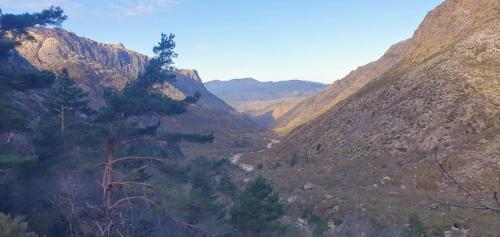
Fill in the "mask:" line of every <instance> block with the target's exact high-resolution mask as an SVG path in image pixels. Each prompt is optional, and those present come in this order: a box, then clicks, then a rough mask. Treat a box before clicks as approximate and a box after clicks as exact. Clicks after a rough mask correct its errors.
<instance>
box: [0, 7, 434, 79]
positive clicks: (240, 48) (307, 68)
mask: <svg viewBox="0 0 500 237" xmlns="http://www.w3.org/2000/svg"><path fill="white" fill-rule="evenodd" d="M441 2H442V0H425V1H416V0H412V1H404V2H403V1H393V0H383V1H377V2H373V1H366V0H356V1H350V2H337V1H335V2H334V1H326V0H322V1H316V2H314V4H312V3H309V2H307V1H301V0H293V1H273V2H272V3H269V2H266V1H252V2H244V3H242V2H238V3H235V2H232V1H222V0H220V1H211V2H206V1H196V0H146V1H135V0H131V1H125V0H112V1H107V2H106V3H103V2H101V1H96V0H91V1H82V0H73V1H69V0H42V1H40V0H37V1H35V0H16V1H13V0H0V7H1V8H2V9H3V10H4V12H13V13H19V12H24V11H38V10H41V9H43V8H46V7H48V6H50V5H57V6H61V7H63V8H64V9H65V11H66V12H67V13H68V15H69V16H70V17H69V18H68V20H67V21H66V22H64V23H63V25H62V27H63V28H64V29H67V30H69V31H71V32H74V33H76V34H78V35H80V36H84V37H87V38H90V39H93V40H96V41H99V42H103V43H113V44H116V43H122V44H124V45H125V47H127V48H128V49H131V50H134V51H137V52H140V53H144V54H147V55H151V51H150V46H151V45H152V44H154V42H156V41H157V39H158V37H159V35H160V33H161V32H165V33H174V34H176V43H177V48H176V51H177V52H178V53H179V57H178V58H177V59H176V60H175V62H176V64H175V66H176V67H178V68H186V69H196V70H197V71H198V72H199V74H200V76H201V78H202V79H203V81H204V82H208V81H213V80H222V81H226V80H230V79H235V78H255V79H257V80H259V81H263V82H265V81H284V80H295V79H296V80H306V81H316V82H322V83H326V84H331V83H332V82H333V81H335V80H338V79H341V78H343V77H344V76H345V75H347V74H348V73H349V72H350V71H352V70H354V69H356V68H357V67H359V66H362V65H365V64H367V63H369V62H372V61H375V60H376V59H378V58H379V57H380V56H382V55H383V53H384V52H385V51H386V50H387V49H388V48H389V47H390V46H391V45H393V44H395V43H397V42H399V41H401V40H404V39H407V38H409V37H411V35H412V34H413V32H414V30H415V29H416V28H417V27H418V25H419V23H420V22H421V21H422V19H423V18H424V16H425V15H426V14H427V12H428V11H430V10H432V9H433V8H434V7H436V6H437V5H438V4H440V3H441ZM299 16H300V17H299ZM117 22H118V23H120V24H117Z"/></svg>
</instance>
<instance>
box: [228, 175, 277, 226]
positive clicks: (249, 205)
mask: <svg viewBox="0 0 500 237" xmlns="http://www.w3.org/2000/svg"><path fill="white" fill-rule="evenodd" d="M283 214H284V209H283V205H282V204H281V203H280V202H279V195H278V194H277V193H274V192H273V188H272V186H271V184H269V183H268V182H267V181H266V180H265V179H264V178H262V177H259V178H257V179H255V180H254V181H252V182H250V183H249V184H248V185H247V187H246V188H245V190H243V191H242V192H241V193H239V194H238V197H237V198H236V201H235V205H234V207H233V208H232V210H231V222H232V224H233V226H234V227H235V228H236V229H237V230H238V231H239V232H240V233H242V234H243V235H244V236H258V235H262V234H263V233H266V232H267V233H268V232H273V231H276V230H277V229H278V227H279V222H278V220H279V218H281V217H282V216H283Z"/></svg>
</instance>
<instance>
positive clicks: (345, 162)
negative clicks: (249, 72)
mask: <svg viewBox="0 0 500 237" xmlns="http://www.w3.org/2000/svg"><path fill="white" fill-rule="evenodd" d="M499 25H500V2H499V1H497V0H479V1H478V0H474V1H473V0H448V1H445V2H444V3H443V4H442V5H440V6H439V7H438V8H437V9H435V10H433V11H432V12H430V13H429V14H428V16H427V17H426V18H425V20H424V21H423V23H422V24H421V25H420V27H419V29H418V30H417V31H416V32H415V34H414V36H413V37H412V38H411V39H410V40H409V41H406V43H405V44H408V47H407V49H406V50H405V52H404V53H403V54H402V55H401V56H400V57H399V59H398V60H397V62H396V63H395V64H394V65H393V66H392V67H389V68H388V69H387V70H386V71H385V72H383V73H381V74H380V75H379V76H378V77H376V78H373V79H372V80H370V81H369V82H368V83H366V85H364V86H362V87H361V88H360V89H358V90H356V91H355V92H354V93H352V95H350V96H347V97H346V98H345V99H343V100H341V101H339V102H338V103H336V104H335V105H334V106H333V107H332V108H330V109H329V110H327V111H326V112H324V113H322V114H321V115H320V116H319V117H317V118H316V119H314V120H312V121H310V122H308V123H306V124H304V125H302V126H300V127H298V128H296V129H295V130H293V131H292V132H290V133H289V135H288V136H287V137H286V138H284V139H283V140H282V141H281V142H280V144H278V145H277V146H274V147H273V149H271V150H270V151H268V152H267V153H264V154H262V153H261V154H259V155H258V156H247V157H244V158H243V159H242V162H247V163H252V164H258V163H262V164H263V165H264V167H266V169H264V170H263V171H262V172H261V173H260V174H262V175H265V176H267V177H269V178H271V179H272V180H273V181H274V183H275V184H276V185H278V186H279V187H280V191H282V192H284V193H288V195H289V196H290V197H294V200H300V202H299V201H297V204H296V205H297V206H298V205H299V204H298V203H300V205H301V206H306V207H307V208H310V209H312V210H315V211H317V212H320V213H321V214H322V215H323V216H324V217H326V218H328V219H330V220H335V219H342V220H344V221H345V222H344V223H345V224H344V225H347V226H348V227H349V228H344V230H346V229H350V230H353V231H354V233H352V232H351V234H354V235H356V236H357V235H362V233H365V234H367V233H368V236H398V234H397V233H400V232H398V231H401V229H402V228H403V226H404V224H405V221H404V220H405V219H406V218H407V217H408V216H409V215H410V214H411V213H418V214H419V215H420V216H422V217H424V218H425V220H426V224H429V226H430V225H434V226H436V228H437V227H439V228H445V227H446V226H450V224H451V223H454V222H459V223H462V224H465V225H467V226H468V228H471V229H472V231H473V233H474V234H475V235H478V236H486V235H495V234H496V233H498V231H500V230H499V229H498V226H496V227H493V228H490V226H495V224H493V223H495V222H496V221H497V220H498V219H497V218H498V217H496V216H495V215H494V214H492V215H490V213H482V214H481V216H480V217H476V218H470V216H471V215H475V214H474V213H475V212H472V211H471V210H469V209H465V210H461V209H460V210H455V211H453V210H451V211H450V209H448V208H447V207H446V206H443V207H441V208H438V207H440V206H435V205H434V204H436V201H434V198H437V199H442V200H447V201H450V200H451V201H456V202H459V203H471V200H470V199H462V198H461V197H463V196H462V193H461V192H459V191H457V190H456V186H453V184H451V183H449V182H448V181H446V180H445V179H443V176H442V174H440V173H439V171H438V169H437V167H436V166H437V165H436V159H439V160H441V161H445V160H446V161H447V162H448V164H449V165H450V167H451V169H453V174H455V175H456V176H457V178H458V179H459V181H460V182H463V183H464V185H467V186H468V187H476V186H477V187H481V188H480V189H479V190H478V195H484V197H485V198H489V196H488V195H490V194H491V192H492V191H494V190H498V188H500V187H499V186H498V178H495V177H498V176H497V174H498V173H500V153H499V151H500V31H499V30H498V29H499V28H498V26H499ZM292 161H293V164H298V165H294V166H290V165H283V164H287V163H292ZM277 164H281V165H280V166H277ZM273 167H275V168H274V169H273ZM276 167H278V168H276ZM471 180H472V181H471ZM309 182H310V183H313V184H314V189H312V190H304V188H303V186H304V184H305V183H309ZM489 192H490V193H489ZM429 197H431V198H429ZM298 208H299V207H298ZM402 220H403V221H402ZM394 223H399V225H395V224H394ZM339 229H340V230H339V231H340V232H342V228H339ZM342 233H343V234H346V233H345V232H342Z"/></svg>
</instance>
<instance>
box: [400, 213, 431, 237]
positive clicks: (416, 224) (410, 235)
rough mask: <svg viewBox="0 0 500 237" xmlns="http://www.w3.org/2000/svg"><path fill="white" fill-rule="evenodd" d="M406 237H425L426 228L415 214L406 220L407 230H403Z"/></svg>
mask: <svg viewBox="0 0 500 237" xmlns="http://www.w3.org/2000/svg"><path fill="white" fill-rule="evenodd" d="M404 236H406V237H427V236H429V235H428V234H427V228H426V227H425V225H424V223H423V222H422V220H420V217H419V216H418V215H417V214H413V215H411V216H410V217H409V218H408V228H407V229H406V230H405V235H404Z"/></svg>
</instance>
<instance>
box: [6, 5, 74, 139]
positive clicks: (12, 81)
mask: <svg viewBox="0 0 500 237" xmlns="http://www.w3.org/2000/svg"><path fill="white" fill-rule="evenodd" d="M66 18H67V17H66V15H64V11H63V10H62V9H61V8H60V7H50V8H48V9H45V10H43V11H41V12H38V13H32V14H30V13H23V14H17V15H16V14H2V13H1V10H0V132H4V131H9V132H10V134H11V135H12V131H15V130H23V129H26V127H27V121H26V117H27V116H26V114H27V112H26V111H24V110H23V109H20V108H18V105H16V104H15V103H14V101H13V100H12V98H10V97H9V96H8V93H9V92H12V91H26V90H29V89H36V88H44V87H48V86H50V85H51V84H52V82H53V81H54V75H53V73H50V72H47V71H41V72H39V71H28V70H26V69H14V68H15V67H13V66H12V65H11V63H8V62H7V61H6V59H7V58H8V57H9V56H10V52H11V51H12V49H14V47H15V46H16V45H18V44H19V42H20V41H21V40H24V39H32V37H30V35H29V33H28V32H27V30H26V29H27V28H28V27H33V26H39V27H45V26H49V25H56V26H57V25H60V24H61V23H62V22H63V21H64V20H66Z"/></svg>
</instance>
